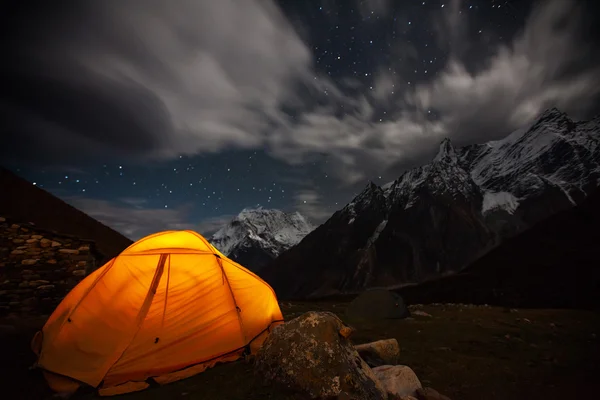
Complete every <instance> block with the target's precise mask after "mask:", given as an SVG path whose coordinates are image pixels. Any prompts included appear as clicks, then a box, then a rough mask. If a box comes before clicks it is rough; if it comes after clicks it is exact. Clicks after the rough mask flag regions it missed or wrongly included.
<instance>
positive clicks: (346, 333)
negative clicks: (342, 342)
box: [340, 326, 355, 339]
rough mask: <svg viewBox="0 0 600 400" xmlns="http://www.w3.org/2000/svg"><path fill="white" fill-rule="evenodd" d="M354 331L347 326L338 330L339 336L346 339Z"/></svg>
mask: <svg viewBox="0 0 600 400" xmlns="http://www.w3.org/2000/svg"><path fill="white" fill-rule="evenodd" d="M354 331H355V329H353V328H351V327H349V326H344V327H343V328H342V329H340V336H341V337H343V338H346V339H348V338H349V337H350V336H352V334H353V333H354Z"/></svg>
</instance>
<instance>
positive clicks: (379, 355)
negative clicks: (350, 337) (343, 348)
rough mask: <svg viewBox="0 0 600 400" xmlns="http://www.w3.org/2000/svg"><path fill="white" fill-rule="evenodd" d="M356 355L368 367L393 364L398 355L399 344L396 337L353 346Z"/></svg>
mask: <svg viewBox="0 0 600 400" xmlns="http://www.w3.org/2000/svg"><path fill="white" fill-rule="evenodd" d="M354 348H355V349H356V351H357V352H358V355H359V356H360V357H361V358H362V359H363V360H365V362H366V363H367V364H368V365H369V366H370V367H379V366H382V365H395V364H397V363H398V359H399V357H400V346H399V345H398V341H397V340H396V339H384V340H378V341H376V342H371V343H364V344H359V345H357V346H354Z"/></svg>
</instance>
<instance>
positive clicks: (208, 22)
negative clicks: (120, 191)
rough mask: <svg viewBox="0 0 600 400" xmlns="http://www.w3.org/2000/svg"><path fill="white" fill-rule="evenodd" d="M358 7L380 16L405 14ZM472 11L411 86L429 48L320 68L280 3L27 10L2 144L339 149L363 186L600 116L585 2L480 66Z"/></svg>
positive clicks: (338, 163)
mask: <svg viewBox="0 0 600 400" xmlns="http://www.w3.org/2000/svg"><path fill="white" fill-rule="evenodd" d="M358 4H359V8H360V9H361V10H363V11H365V12H367V11H368V13H369V14H370V13H371V12H373V14H370V15H375V14H377V15H379V16H382V15H385V14H386V13H387V12H388V11H389V9H390V7H391V3H390V2H389V1H376V0H371V1H366V0H363V1H360V2H359V3H358ZM461 5H462V3H461V2H460V1H458V0H453V1H451V2H450V3H449V5H448V7H444V8H440V9H439V10H438V11H437V12H438V14H437V15H436V17H435V18H434V20H435V21H438V22H437V25H436V26H437V32H438V35H439V37H440V38H443V41H445V42H448V46H447V51H448V52H449V54H450V57H449V59H448V62H447V64H446V65H445V66H442V67H441V69H439V71H438V73H437V75H435V76H432V78H431V80H429V81H422V82H421V83H419V84H418V85H416V84H415V82H413V83H412V84H410V85H409V84H408V83H407V82H408V81H411V79H410V78H409V77H410V76H414V75H406V74H407V73H412V71H409V70H408V67H407V66H411V65H412V63H413V62H415V61H419V62H420V61H421V57H419V54H418V52H417V51H416V48H415V47H414V46H412V45H407V43H405V42H403V41H401V40H400V39H399V40H398V41H397V42H396V43H390V45H391V49H392V55H393V56H394V57H393V58H392V60H391V61H390V65H387V64H386V65H383V64H382V65H380V66H379V67H378V68H377V69H376V70H375V71H374V74H375V76H374V77H373V79H372V80H371V82H369V83H366V84H365V83H362V86H361V84H359V83H360V82H363V81H362V80H361V81H358V80H351V79H350V80H349V79H345V80H344V81H343V82H341V83H340V84H338V83H336V82H333V81H332V80H331V79H329V77H328V76H321V75H319V74H318V73H317V72H316V71H315V69H314V65H313V63H314V60H313V57H312V53H311V50H310V49H309V48H308V47H307V45H306V44H305V43H304V42H303V41H302V39H301V37H300V36H299V34H298V32H297V31H296V30H295V29H294V26H293V25H292V24H291V23H290V22H289V20H288V19H286V17H285V16H284V15H283V13H282V11H281V10H280V9H279V8H278V7H277V6H276V5H275V3H274V2H272V1H265V0H244V1H235V0H220V1H194V0H181V1H180V2H178V6H177V7H173V6H172V5H171V3H170V2H168V1H166V0H147V1H146V0H145V1H142V0H131V1H128V2H126V3H123V2H120V1H115V0H105V1H102V2H97V1H92V0H89V1H80V2H77V3H76V5H73V6H72V7H71V8H68V9H66V8H65V9H60V7H51V6H49V5H45V6H44V7H42V8H40V9H39V11H38V12H37V14H35V15H33V16H29V14H27V13H28V12H30V11H29V8H23V10H24V11H23V13H24V14H23V15H25V16H28V17H30V18H29V21H31V24H30V25H23V26H20V25H18V24H17V23H16V22H15V23H13V24H14V25H9V28H6V29H9V32H11V33H13V35H12V36H11V41H10V42H8V46H7V48H8V54H10V55H11V57H10V58H9V59H10V60H12V61H11V62H10V63H9V64H7V65H6V67H5V68H3V69H2V72H0V74H1V75H0V76H1V78H2V79H3V80H4V81H5V83H6V85H4V84H3V87H6V88H7V90H6V93H7V95H5V96H4V98H3V100H1V101H0V113H2V114H1V115H2V117H3V119H4V120H5V121H6V123H7V127H8V128H9V129H7V130H6V131H7V132H9V134H8V135H3V136H2V139H0V149H4V150H0V152H3V153H2V155H3V156H10V155H13V156H19V157H22V156H23V155H25V154H29V156H30V157H31V158H37V159H40V158H44V159H46V160H50V159H52V158H55V159H60V160H61V161H62V162H73V163H75V162H76V161H78V160H79V161H81V160H88V159H91V157H90V156H91V155H90V154H89V150H88V152H86V151H84V150H83V149H94V150H93V153H94V154H93V155H96V156H97V157H108V156H109V155H110V156H111V157H112V156H114V155H115V154H116V155H117V156H123V157H124V156H125V155H126V154H127V155H128V156H129V155H131V156H138V157H140V158H144V157H146V158H147V157H154V158H159V159H160V158H170V157H174V156H176V155H179V154H198V153H206V152H220V151H225V150H227V149H233V148H264V149H265V150H266V151H267V152H268V153H269V154H270V155H271V156H273V157H275V158H278V159H280V160H283V161H285V162H288V163H290V164H300V163H303V162H305V161H307V160H313V159H315V157H317V158H318V157H323V156H325V157H323V158H325V159H327V163H326V164H325V163H324V164H323V167H324V168H325V169H326V171H327V172H328V174H329V175H330V176H332V177H334V178H336V179H337V180H338V182H340V183H342V184H354V183H356V182H359V181H361V180H365V179H368V178H372V177H374V176H376V175H379V174H381V173H382V171H385V170H386V169H389V168H392V167H393V166H394V165H397V164H398V163H402V162H407V160H410V161H411V162H423V161H425V160H426V157H428V156H429V155H430V153H431V150H432V149H433V148H434V147H435V146H436V145H437V143H438V142H439V141H440V140H441V139H442V138H443V137H446V136H448V137H451V138H452V139H454V140H455V141H457V142H458V144H467V143H471V142H483V141H486V140H490V139H495V138H498V137H500V136H503V135H506V134H508V133H510V131H512V130H513V129H515V128H518V127H520V126H522V125H523V124H525V123H527V122H528V121H530V120H531V119H532V118H533V117H534V116H535V115H537V114H538V113H539V112H541V111H542V110H543V109H544V108H547V107H550V106H557V107H559V108H561V109H562V110H564V111H567V112H569V113H572V114H573V115H574V116H576V117H577V116H578V115H580V114H581V115H583V114H585V113H586V112H587V111H589V110H590V107H591V105H593V104H594V101H595V100H597V98H598V94H599V92H600V69H599V68H598V63H597V62H588V63H584V62H582V61H581V60H586V61H589V60H591V58H590V57H592V58H593V57H594V56H590V54H592V55H593V54H596V52H595V51H594V50H595V49H593V48H592V47H590V46H591V45H590V44H589V43H588V42H587V41H586V40H585V39H586V38H585V37H584V33H585V31H586V29H587V28H588V27H589V26H588V25H589V24H588V25H586V20H585V18H583V17H585V15H582V14H584V10H582V9H581V7H582V6H581V5H578V4H577V3H576V2H574V1H566V0H564V1H563V0H548V1H541V2H539V3H537V5H536V6H535V7H534V8H533V9H532V11H531V14H530V16H529V18H528V20H527V21H526V25H525V27H524V29H523V31H522V32H521V33H520V34H518V35H517V36H515V37H514V38H513V40H512V41H510V43H506V44H497V45H495V46H496V47H495V48H494V47H491V46H488V47H490V48H491V49H492V50H490V52H491V53H489V54H491V55H490V56H489V57H487V58H486V59H485V60H481V59H480V58H481V57H479V58H478V60H477V61H478V62H477V63H471V62H469V61H468V60H467V59H468V57H469V55H470V54H471V53H472V52H473V49H478V48H480V47H481V46H482V44H481V43H479V42H478V40H479V39H477V38H474V37H472V34H471V33H472V31H473V30H472V29H469V27H468V22H469V21H467V14H466V13H462V14H461V13H460V10H461ZM375 20H377V19H375ZM15 21H23V19H22V18H21V19H18V18H17V19H15ZM7 22H10V21H7ZM588 22H589V21H588ZM373 23H377V22H376V21H374V22H373ZM485 54H488V53H485ZM592 61H598V60H592ZM392 70H396V74H394V73H393V72H391V71H392ZM3 83H4V82H3ZM286 108H287V109H290V108H291V109H293V110H294V114H295V115H294V116H293V117H290V116H289V115H288V114H287V113H285V112H283V109H286ZM430 111H432V114H431V115H430V114H429V112H430ZM432 115H433V116H432ZM313 201H314V202H316V201H317V200H315V199H313ZM302 204H304V203H302ZM315 204H316V203H315Z"/></svg>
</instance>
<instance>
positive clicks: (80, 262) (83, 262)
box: [77, 261, 87, 267]
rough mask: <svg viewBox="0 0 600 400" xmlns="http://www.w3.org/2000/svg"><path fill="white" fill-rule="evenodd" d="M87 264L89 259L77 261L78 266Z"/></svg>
mask: <svg viewBox="0 0 600 400" xmlns="http://www.w3.org/2000/svg"><path fill="white" fill-rule="evenodd" d="M86 265H87V261H78V262H77V266H78V267H85V266H86Z"/></svg>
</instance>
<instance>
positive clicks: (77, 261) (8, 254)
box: [0, 217, 104, 317]
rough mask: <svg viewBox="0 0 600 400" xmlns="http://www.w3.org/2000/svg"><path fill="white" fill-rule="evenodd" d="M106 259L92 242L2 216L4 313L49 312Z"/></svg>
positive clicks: (0, 307) (0, 300)
mask: <svg viewBox="0 0 600 400" xmlns="http://www.w3.org/2000/svg"><path fill="white" fill-rule="evenodd" d="M103 259H104V257H102V256H101V255H100V254H98V253H97V252H96V250H95V247H94V242H93V241H89V240H82V239H78V238H75V237H71V236H68V235H61V234H59V233H57V232H51V231H45V230H42V229H39V228H36V227H35V225H33V224H23V223H16V222H12V221H10V220H7V219H6V218H4V217H0V317H3V316H7V315H13V316H23V315H49V314H51V313H52V311H53V310H54V308H56V306H57V305H58V303H60V301H61V300H62V299H63V298H64V297H65V296H66V294H67V293H68V292H69V291H70V290H71V289H72V288H73V287H74V286H75V285H77V284H78V283H79V282H80V281H81V280H82V279H83V278H84V277H85V276H86V275H87V274H88V273H89V272H90V271H93V270H95V269H96V268H98V267H99V266H100V265H99V263H100V262H102V261H103Z"/></svg>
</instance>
